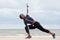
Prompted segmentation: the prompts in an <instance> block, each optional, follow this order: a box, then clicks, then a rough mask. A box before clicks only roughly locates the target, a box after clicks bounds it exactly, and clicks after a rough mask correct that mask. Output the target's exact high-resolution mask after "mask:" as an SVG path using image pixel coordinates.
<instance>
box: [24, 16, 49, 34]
mask: <svg viewBox="0 0 60 40" xmlns="http://www.w3.org/2000/svg"><path fill="white" fill-rule="evenodd" d="M23 21H24V24H25V30H26V32H27V33H29V29H35V28H37V29H39V30H41V31H43V32H46V33H49V32H50V31H49V30H47V29H44V28H43V27H42V26H41V25H40V23H39V22H37V21H36V22H35V23H34V24H32V21H33V19H32V18H31V17H30V16H29V15H26V19H25V20H23ZM28 24H30V25H28Z"/></svg>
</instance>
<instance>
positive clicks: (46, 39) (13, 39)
mask: <svg viewBox="0 0 60 40" xmlns="http://www.w3.org/2000/svg"><path fill="white" fill-rule="evenodd" d="M0 40H60V36H56V39H53V38H52V37H51V36H32V38H30V39H26V38H25V36H22V35H21V36H20V35H18V36H0Z"/></svg>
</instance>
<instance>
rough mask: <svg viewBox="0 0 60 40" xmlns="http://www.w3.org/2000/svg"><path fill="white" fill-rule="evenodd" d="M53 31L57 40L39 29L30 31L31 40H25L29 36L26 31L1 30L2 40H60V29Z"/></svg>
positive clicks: (0, 39)
mask: <svg viewBox="0 0 60 40" xmlns="http://www.w3.org/2000/svg"><path fill="white" fill-rule="evenodd" d="M50 30H51V29H50ZM51 31H52V32H54V33H55V34H56V39H53V37H52V36H51V35H49V34H47V33H44V32H41V31H40V30H37V29H35V30H30V33H31V36H32V38H30V39H26V38H25V37H26V36H27V35H26V32H25V30H24V29H0V40H60V29H52V30H51Z"/></svg>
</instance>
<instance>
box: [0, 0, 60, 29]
mask: <svg viewBox="0 0 60 40" xmlns="http://www.w3.org/2000/svg"><path fill="white" fill-rule="evenodd" d="M27 2H28V5H29V15H30V16H31V17H32V18H33V19H34V20H36V21H38V22H39V23H40V24H41V25H42V26H43V27H44V28H47V29H60V27H59V26H60V0H0V29H20V28H24V23H23V21H22V20H21V19H20V18H19V14H20V13H23V14H25V15H26V3H27Z"/></svg>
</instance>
